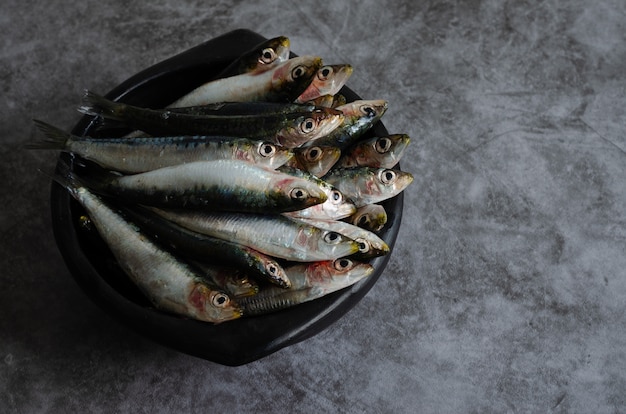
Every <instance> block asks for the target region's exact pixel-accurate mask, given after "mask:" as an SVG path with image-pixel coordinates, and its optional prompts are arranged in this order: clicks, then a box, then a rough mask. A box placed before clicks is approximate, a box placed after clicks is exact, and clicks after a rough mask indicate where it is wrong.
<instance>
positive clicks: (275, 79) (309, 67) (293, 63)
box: [271, 56, 322, 102]
mask: <svg viewBox="0 0 626 414" xmlns="http://www.w3.org/2000/svg"><path fill="white" fill-rule="evenodd" d="M321 66H322V58H320V57H318V56H298V57H294V58H291V59H288V60H287V61H285V62H283V63H281V64H279V65H278V66H277V67H276V68H275V69H274V71H273V73H272V81H271V90H272V91H273V92H274V95H275V96H272V98H271V99H272V100H276V101H284V102H293V101H294V100H295V99H296V98H297V97H298V96H300V94H301V93H302V92H304V90H305V89H306V88H307V87H308V86H309V85H310V84H311V81H312V79H313V77H314V76H315V74H316V73H317V71H318V70H319V68H320V67H321Z"/></svg>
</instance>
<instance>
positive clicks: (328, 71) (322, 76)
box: [317, 66, 333, 81]
mask: <svg viewBox="0 0 626 414" xmlns="http://www.w3.org/2000/svg"><path fill="white" fill-rule="evenodd" d="M332 74H333V68H332V67H330V66H324V67H322V68H321V69H320V70H318V71H317V78H318V79H319V80H321V81H325V80H327V79H328V77H329V76H331V75H332Z"/></svg>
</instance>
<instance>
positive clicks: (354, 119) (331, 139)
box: [307, 99, 387, 150]
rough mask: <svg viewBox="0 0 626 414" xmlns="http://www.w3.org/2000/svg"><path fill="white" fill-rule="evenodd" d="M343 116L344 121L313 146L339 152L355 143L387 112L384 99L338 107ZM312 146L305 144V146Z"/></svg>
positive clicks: (361, 101)
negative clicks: (331, 146)
mask: <svg viewBox="0 0 626 414" xmlns="http://www.w3.org/2000/svg"><path fill="white" fill-rule="evenodd" d="M335 109H338V110H340V111H341V112H342V113H343V115H344V121H343V123H342V124H341V125H339V127H337V128H336V129H334V130H333V132H331V133H330V134H328V135H327V136H325V137H323V138H320V139H318V140H315V141H313V142H314V143H315V144H314V145H334V146H336V147H339V148H340V149H341V150H343V149H345V148H347V147H348V146H349V145H351V144H352V143H354V142H356V141H357V140H358V139H359V138H360V137H361V136H362V135H363V134H364V133H365V132H367V131H368V130H369V129H370V128H371V127H372V126H373V125H374V124H375V123H376V122H378V121H379V120H380V118H381V117H382V116H383V115H384V114H385V112H386V111H387V101H386V100H384V99H372V100H358V101H354V102H350V103H347V104H345V105H341V106H338V107H337V108H335ZM310 145H313V143H311V144H307V146H310Z"/></svg>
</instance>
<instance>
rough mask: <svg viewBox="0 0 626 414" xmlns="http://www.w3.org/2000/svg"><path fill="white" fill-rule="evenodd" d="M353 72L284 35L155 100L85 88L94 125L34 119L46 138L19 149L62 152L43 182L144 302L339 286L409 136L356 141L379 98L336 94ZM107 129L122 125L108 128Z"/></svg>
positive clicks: (380, 218)
mask: <svg viewBox="0 0 626 414" xmlns="http://www.w3.org/2000/svg"><path fill="white" fill-rule="evenodd" d="M352 70H353V69H352V67H351V66H350V65H347V64H343V65H325V64H323V63H322V59H321V58H319V57H315V56H301V57H293V58H290V57H289V39H288V38H286V37H284V36H281V37H277V38H274V39H270V40H267V41H265V42H263V43H262V44H259V45H257V46H256V47H255V48H253V49H251V50H250V51H249V52H247V53H245V54H243V55H242V56H240V57H239V58H238V59H237V60H236V61H234V62H233V63H232V64H231V65H229V66H228V67H227V68H225V69H224V70H223V71H222V72H221V74H220V75H219V76H218V77H217V78H216V79H214V80H212V81H210V82H207V83H205V84H203V85H201V86H200V87H198V88H197V89H195V90H193V91H191V92H190V93H188V94H186V95H184V96H182V97H180V99H177V100H176V101H175V102H172V103H171V105H169V106H168V107H166V108H163V109H148V108H143V107H137V106H132V105H128V104H125V103H121V102H113V101H110V100H108V99H106V98H104V97H102V96H99V95H97V94H94V93H92V92H89V91H87V92H86V93H85V95H84V98H83V102H82V104H81V106H80V107H79V111H80V112H82V113H83V114H88V115H92V116H94V117H97V121H98V122H99V127H98V128H99V131H100V133H99V134H98V135H99V136H98V137H88V136H75V135H72V134H70V133H67V132H65V131H63V130H61V129H58V128H56V127H54V126H52V125H50V124H47V123H44V122H41V121H35V124H36V126H37V127H38V128H39V129H40V130H41V131H42V132H43V133H44V134H45V137H46V138H45V139H43V140H42V141H39V142H34V143H32V144H30V145H28V147H29V148H31V149H55V150H60V151H62V152H67V153H70V154H71V156H70V157H67V158H68V159H69V160H70V161H68V162H64V161H60V165H59V167H58V168H57V173H56V174H55V177H54V179H55V180H56V181H57V182H59V183H60V184H62V185H63V186H65V187H66V188H67V190H68V191H69V192H70V193H71V194H72V196H73V197H74V198H75V199H76V200H77V201H78V202H79V203H80V204H81V206H82V207H83V208H84V210H85V212H86V215H87V216H88V217H89V220H90V222H91V224H92V225H93V227H94V228H95V229H96V230H97V232H98V234H99V235H100V237H101V238H102V239H103V240H104V242H105V243H106V244H107V245H108V246H109V248H110V249H111V252H112V253H113V255H114V257H115V259H116V261H117V262H118V264H119V265H120V266H121V268H122V269H123V270H124V272H125V273H126V274H127V275H128V277H129V278H130V280H131V281H132V282H133V283H135V284H136V285H137V286H138V288H139V289H140V290H141V291H142V292H143V293H144V294H145V296H146V297H147V298H148V299H149V300H150V301H151V303H152V304H153V305H154V306H155V307H156V308H158V309H161V310H164V311H167V312H172V313H175V314H177V315H180V316H182V317H187V318H194V319H198V320H202V321H207V322H212V323H220V322H224V321H228V320H232V319H236V318H238V317H241V316H242V315H245V316H251V315H259V314H263V313H267V312H271V311H275V310H279V309H283V308H287V307H289V306H293V305H297V304H299V303H303V302H306V301H310V300H313V299H316V298H319V297H321V296H323V295H325V294H328V293H330V292H334V291H337V290H339V289H343V288H345V287H347V286H350V285H352V284H354V283H356V282H358V281H359V280H361V279H363V278H365V277H367V276H368V275H369V274H371V272H372V271H373V268H372V266H371V265H370V264H369V263H368V261H369V260H370V259H371V258H373V257H376V256H380V255H385V254H387V253H388V252H389V247H388V246H387V244H386V243H385V242H384V241H383V240H382V239H381V238H380V237H378V236H377V235H376V232H378V231H380V230H381V229H382V228H383V226H384V225H385V223H386V213H385V210H384V208H383V207H382V206H381V205H380V204H378V203H380V202H381V201H384V200H386V199H388V198H391V197H394V196H396V195H397V194H398V193H400V192H401V191H403V190H404V189H405V188H406V187H407V186H408V185H409V184H410V183H411V181H412V179H413V178H412V176H411V175H410V174H409V173H407V172H403V171H400V170H399V169H394V166H395V165H396V164H397V162H398V160H399V159H400V157H401V156H402V153H403V152H404V150H405V148H406V147H407V145H408V143H409V137H408V136H407V135H405V134H394V135H389V136H382V137H373V138H367V139H365V138H363V135H364V134H365V133H366V132H367V131H368V130H369V129H370V128H371V127H372V126H373V125H374V124H375V123H376V122H378V120H379V119H380V118H381V117H382V115H383V114H384V113H385V111H386V109H387V102H386V101H385V100H358V101H355V102H346V99H345V97H343V96H342V95H341V94H340V89H341V88H342V87H343V85H344V84H345V82H346V80H347V79H348V78H349V77H350V75H351V73H352ZM119 126H123V127H125V128H127V129H126V131H128V130H132V131H134V132H132V133H128V134H126V135H124V136H119V135H115V134H114V133H111V136H108V137H107V136H106V132H107V131H108V130H109V129H108V128H109V127H113V128H115V127H119ZM111 131H115V129H111ZM62 159H63V158H62ZM80 163H89V164H90V165H91V164H93V165H94V166H95V168H90V169H89V173H88V174H80V173H77V169H76V168H75V165H76V164H80Z"/></svg>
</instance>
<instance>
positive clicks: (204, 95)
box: [169, 56, 322, 108]
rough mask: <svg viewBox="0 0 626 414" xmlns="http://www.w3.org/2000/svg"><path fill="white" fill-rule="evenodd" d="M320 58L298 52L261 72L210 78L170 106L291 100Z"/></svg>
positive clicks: (314, 71) (310, 78)
mask: <svg viewBox="0 0 626 414" xmlns="http://www.w3.org/2000/svg"><path fill="white" fill-rule="evenodd" d="M321 66H322V59H321V58H319V57H315V56H299V57H295V58H292V59H289V60H287V61H286V62H283V63H281V64H279V65H278V66H276V67H274V68H272V69H270V70H268V71H265V72H262V73H258V74H257V73H253V74H249V73H245V74H242V75H237V76H230V77H228V78H221V79H217V80H214V81H210V82H207V83H205V84H204V85H201V86H199V87H197V88H196V89H194V90H193V91H191V92H189V93H188V94H186V95H185V96H183V97H182V98H180V99H177V100H176V101H174V102H173V103H172V104H170V105H169V106H170V107H173V108H175V107H182V106H198V105H206V104H210V103H216V102H244V101H269V102H293V101H294V100H295V99H296V98H297V97H298V96H299V95H300V94H301V93H302V92H304V90H305V89H306V88H307V87H308V86H309V84H310V83H311V80H312V79H313V76H315V74H316V73H317V71H318V69H319V68H320V67H321Z"/></svg>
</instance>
